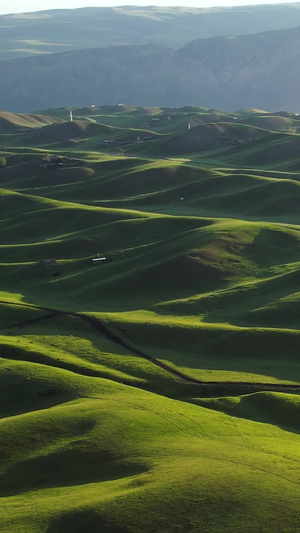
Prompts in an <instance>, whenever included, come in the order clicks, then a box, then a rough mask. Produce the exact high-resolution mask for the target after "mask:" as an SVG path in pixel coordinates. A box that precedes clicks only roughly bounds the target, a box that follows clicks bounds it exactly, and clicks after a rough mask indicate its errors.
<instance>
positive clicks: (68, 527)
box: [45, 509, 130, 533]
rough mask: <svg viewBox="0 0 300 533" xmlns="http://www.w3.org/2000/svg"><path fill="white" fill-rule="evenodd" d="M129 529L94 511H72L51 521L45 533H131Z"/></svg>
mask: <svg viewBox="0 0 300 533" xmlns="http://www.w3.org/2000/svg"><path fill="white" fill-rule="evenodd" d="M129 531H130V530H129V529H128V528H126V527H124V526H119V525H118V524H116V523H114V522H113V520H109V519H107V518H105V517H104V516H103V515H101V513H100V512H97V511H95V510H93V509H84V510H81V511H70V512H69V513H66V514H63V515H61V516H59V517H58V518H55V519H53V520H51V523H50V525H49V527H48V529H47V530H46V531H45V533H83V532H87V533H104V532H105V533H129Z"/></svg>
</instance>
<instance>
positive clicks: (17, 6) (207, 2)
mask: <svg viewBox="0 0 300 533" xmlns="http://www.w3.org/2000/svg"><path fill="white" fill-rule="evenodd" d="M284 3H285V4H287V3H291V1H290V0H278V1H277V0H261V1H260V0H201V1H199V0H198V1H197V0H156V1H155V0H154V1H153V0H127V1H126V0H125V1H124V0H123V2H122V0H121V1H120V0H119V1H118V0H0V14H2V15H5V14H8V13H25V12H28V11H42V10H44V9H67V8H76V7H88V6H90V7H104V6H118V5H139V6H147V5H159V6H182V5H183V6H193V7H212V6H227V7H228V6H234V5H235V6H237V5H250V4H284Z"/></svg>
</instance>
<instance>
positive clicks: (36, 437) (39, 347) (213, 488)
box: [0, 105, 300, 533]
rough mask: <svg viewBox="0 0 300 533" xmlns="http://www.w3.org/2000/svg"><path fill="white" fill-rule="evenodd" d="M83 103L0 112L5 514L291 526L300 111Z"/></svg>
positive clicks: (78, 525) (101, 527)
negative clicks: (34, 110) (81, 105)
mask: <svg viewBox="0 0 300 533" xmlns="http://www.w3.org/2000/svg"><path fill="white" fill-rule="evenodd" d="M68 113H69V110H68V109H65V108H62V109H57V110H47V111H46V112H45V113H44V114H43V113H39V114H38V115H30V116H28V115H26V116H25V115H24V116H21V115H16V116H11V114H9V116H5V117H4V118H3V120H4V119H5V121H6V122H5V124H6V126H5V128H4V127H3V129H2V130H0V137H1V141H0V144H1V146H2V148H1V150H2V151H1V153H0V155H2V153H3V155H4V156H5V159H6V162H7V164H6V166H4V167H3V168H1V169H0V187H1V189H0V416H1V420H0V449H1V457H2V461H1V462H0V498H1V501H0V503H1V513H0V530H1V532H2V531H3V532H4V533H15V532H16V531H17V532H20V533H83V532H88V533H100V532H101V533H102V532H104V531H105V532H107V533H167V532H169V533H178V532H179V531H181V532H184V533H185V532H194V533H203V532H207V533H221V532H222V533H223V532H224V531H226V532H228V533H236V532H238V533H249V532H265V533H269V532H273V531H276V532H278V533H296V532H297V531H299V523H300V522H299V520H300V512H299V498H300V468H299V463H300V446H299V431H300V424H299V420H300V400H299V398H300V396H299V394H300V360H299V350H300V331H299V320H298V318H299V299H300V274H299V272H300V232H299V224H300V220H299V200H300V188H299V187H300V185H299V178H300V176H299V174H298V168H299V167H298V166H297V165H298V164H300V160H299V156H298V151H297V146H298V144H297V143H298V140H297V139H298V135H297V123H298V118H297V116H290V115H289V114H286V115H285V114H284V113H281V114H280V113H279V114H276V113H275V114H272V115H271V114H268V113H264V112H263V111H260V110H241V111H239V112H237V113H225V112H222V111H218V110H207V109H204V108H196V107H186V108H181V109H171V108H151V109H145V108H136V107H133V106H126V105H124V106H117V105H116V106H105V107H96V106H91V107H89V108H83V109H73V117H74V121H73V122H70V121H69V116H68ZM44 115H45V118H43V117H44ZM46 115H47V116H46ZM30 117H35V119H34V118H32V119H31V118H30ZM57 117H58V118H57ZM0 118H1V117H0ZM35 121H36V122H35ZM1 124H2V122H1ZM1 124H0V128H1ZM3 124H4V122H3ZM7 124H10V126H9V127H7ZM188 124H189V126H188ZM20 128H21V130H20ZM25 128H26V131H25ZM29 128H30V129H29ZM284 128H285V129H287V128H292V129H293V131H291V130H289V133H287V132H282V131H281V130H282V129H284ZM22 129H23V131H22ZM201 139H203V142H202V140H201ZM241 140H242V142H240V141H241ZM107 141H109V142H107ZM201 142H202V145H201V146H200V144H201ZM4 147H5V148H4ZM187 153H188V155H187ZM272 154H273V155H272ZM100 258H105V259H106V261H105V262H103V263H101V264H98V265H97V264H95V262H93V259H100Z"/></svg>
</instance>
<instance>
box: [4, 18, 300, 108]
mask: <svg viewBox="0 0 300 533" xmlns="http://www.w3.org/2000/svg"><path fill="white" fill-rule="evenodd" d="M299 55H300V27H297V28H293V29H290V30H278V31H272V32H264V33H260V34H255V35H244V36H236V37H216V38H210V39H201V40H196V41H193V42H191V43H189V44H188V45H186V46H185V47H183V48H181V49H180V50H178V51H176V50H174V49H172V48H169V47H166V46H162V45H156V44H148V45H127V46H118V47H117V46H113V47H108V48H95V49H85V50H78V51H70V52H62V53H59V54H48V55H43V56H36V57H30V58H20V59H15V60H6V61H0V78H1V94H0V108H3V109H9V110H11V111H15V112H24V111H27V112H28V111H32V110H34V109H42V108H47V107H55V106H77V107H81V106H84V105H86V104H87V103H89V104H97V105H105V104H111V103H117V102H121V103H127V104H132V105H138V106H167V107H168V106H170V107H181V106H185V105H200V106H205V107H207V108H221V109H226V110H236V109H241V108H261V109H266V110H267V111H273V110H274V109H283V110H288V111H293V112H298V111H299V109H300V91H299V85H300V83H299V82H300V62H299V60H298V58H299Z"/></svg>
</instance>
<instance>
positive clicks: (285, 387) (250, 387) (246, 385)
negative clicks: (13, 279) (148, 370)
mask: <svg viewBox="0 0 300 533" xmlns="http://www.w3.org/2000/svg"><path fill="white" fill-rule="evenodd" d="M0 304H8V305H13V306H18V307H28V308H31V309H39V310H41V311H47V312H49V314H47V315H45V316H43V317H39V318H36V319H32V320H26V321H23V322H20V323H17V324H14V325H12V326H9V328H13V327H23V326H26V325H30V324H33V323H37V322H41V321H43V320H47V319H51V318H53V317H54V316H59V315H65V316H70V317H74V318H79V319H80V320H82V321H84V322H86V323H87V324H89V326H91V327H92V328H93V329H94V330H96V331H97V332H98V333H101V334H102V335H103V336H104V337H106V338H107V339H109V340H110V341H112V342H114V343H115V344H118V345H119V346H122V347H123V348H125V349H126V350H129V351H130V352H131V353H133V354H135V355H137V356H139V357H141V358H143V359H145V360H147V361H149V362H150V363H152V364H154V365H156V366H158V367H159V368H161V369H162V370H165V371H166V372H168V373H169V374H170V375H172V377H176V378H179V379H180V380H183V381H185V382H187V383H191V384H194V385H199V386H200V387H202V388H203V390H202V392H203V393H205V392H206V393H208V394H209V395H211V393H213V392H214V391H215V392H216V391H217V393H218V395H220V392H221V390H220V389H222V390H223V392H224V393H225V395H228V393H229V391H228V390H226V389H230V392H231V391H232V390H236V389H238V391H239V393H240V389H241V388H243V389H245V391H246V392H247V393H250V392H259V391H266V390H267V391H273V392H288V391H295V392H296V391H299V392H300V385H297V384H295V385H294V384H289V383H287V384H283V383H261V382H248V381H201V380H199V379H196V378H193V377H192V376H189V375H188V374H186V373H184V372H181V371H180V370H176V369H175V368H173V367H172V366H170V365H168V364H167V363H165V362H163V361H160V360H159V359H156V358H154V357H152V356H150V355H148V354H146V353H145V352H143V351H142V350H140V349H139V348H137V347H135V346H133V345H132V344H131V343H129V342H127V341H126V340H124V339H123V338H122V337H120V336H119V335H117V334H116V333H114V332H113V331H111V330H110V329H109V328H108V327H107V326H106V325H105V324H104V323H103V322H102V321H101V320H99V319H98V318H96V317H94V316H91V315H86V314H83V313H76V312H73V311H61V310H58V309H51V308H49V307H42V306H38V305H32V304H24V303H17V302H11V301H8V300H0ZM3 329H8V327H6V328H3Z"/></svg>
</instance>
